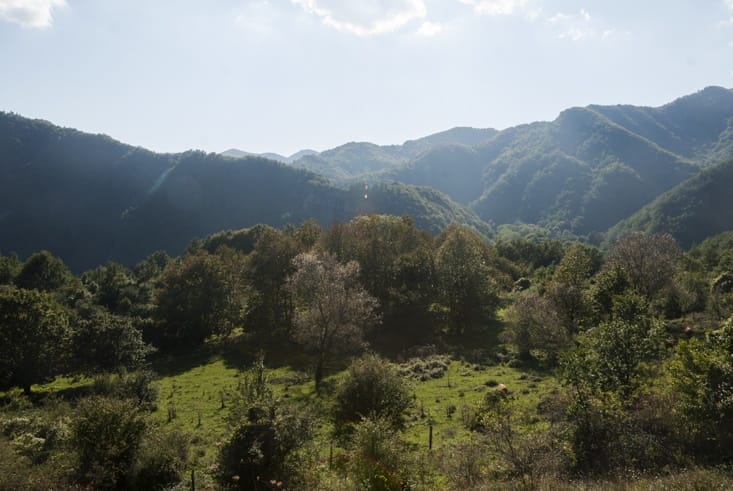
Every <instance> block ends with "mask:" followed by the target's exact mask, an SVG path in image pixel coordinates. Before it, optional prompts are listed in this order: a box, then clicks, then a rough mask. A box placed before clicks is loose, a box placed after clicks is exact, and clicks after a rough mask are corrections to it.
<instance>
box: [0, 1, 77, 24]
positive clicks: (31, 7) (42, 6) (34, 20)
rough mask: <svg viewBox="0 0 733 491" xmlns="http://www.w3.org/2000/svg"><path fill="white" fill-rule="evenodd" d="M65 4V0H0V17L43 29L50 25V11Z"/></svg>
mask: <svg viewBox="0 0 733 491" xmlns="http://www.w3.org/2000/svg"><path fill="white" fill-rule="evenodd" d="M65 5H66V0H0V19H1V20H5V21H8V22H15V23H16V24H20V25H22V26H24V27H33V28H36V29H43V28H46V27H51V23H52V21H53V16H52V14H51V11H52V10H53V9H54V8H55V7H63V6H65Z"/></svg>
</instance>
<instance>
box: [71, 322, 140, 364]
mask: <svg viewBox="0 0 733 491" xmlns="http://www.w3.org/2000/svg"><path fill="white" fill-rule="evenodd" d="M73 339H74V342H73V348H74V353H75V354H74V365H75V366H76V368H77V369H80V370H81V371H83V372H89V373H94V372H96V371H99V370H102V371H122V370H129V369H136V368H140V366H142V364H143V363H144V361H145V358H146V356H147V355H148V354H150V353H152V352H153V351H154V350H153V348H152V347H151V346H150V345H148V344H146V343H145V342H144V341H143V337H142V333H141V332H140V331H139V330H138V329H136V328H135V326H133V324H132V321H131V320H130V319H129V318H127V317H121V316H116V315H112V314H108V313H106V312H95V313H94V314H92V315H91V316H90V318H89V319H82V320H80V321H79V323H78V326H77V329H76V330H75V332H74V337H73Z"/></svg>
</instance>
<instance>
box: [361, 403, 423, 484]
mask: <svg viewBox="0 0 733 491" xmlns="http://www.w3.org/2000/svg"><path fill="white" fill-rule="evenodd" d="M351 441H352V443H351V446H350V455H349V465H348V470H349V472H350V473H351V474H352V475H353V476H354V479H355V480H356V482H358V483H359V484H360V487H361V488H362V489H367V490H369V491H399V490H402V489H406V488H407V487H408V486H409V480H410V472H409V468H408V466H407V461H406V458H405V453H404V446H403V443H402V442H401V441H400V439H399V437H398V435H397V431H396V430H395V428H394V426H393V425H392V422H390V421H388V420H385V419H381V418H378V417H365V418H363V419H362V420H361V421H360V422H359V423H358V424H357V425H356V426H355V427H354V434H353V436H352V440H351Z"/></svg>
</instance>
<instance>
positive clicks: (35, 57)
mask: <svg viewBox="0 0 733 491" xmlns="http://www.w3.org/2000/svg"><path fill="white" fill-rule="evenodd" d="M709 85H720V86H724V87H733V0H674V1H669V0H643V1H639V0H613V1H611V0H608V1H600V0H595V1H581V0H206V1H204V0H154V1H151V0H0V111H12V112H16V113H19V114H21V115H23V116H27V117H32V118H41V119H46V120H48V121H51V122H53V123H55V124H58V125H61V126H68V127H74V128H78V129H80V130H82V131H87V132H91V133H104V134H108V135H110V136H112V137H113V138H115V139H118V140H121V141H123V142H126V143H130V144H132V145H139V146H143V147H146V148H149V149H152V150H156V151H161V152H178V151H183V150H187V149H192V148H194V149H202V150H205V151H210V152H221V151H224V150H226V149H229V148H239V149H242V150H246V151H250V152H258V153H259V152H278V153H281V154H284V155H289V154H292V153H294V152H296V151H298V150H300V149H304V148H312V149H315V150H319V151H320V150H325V149H328V148H332V147H335V146H337V145H340V144H343V143H346V142H349V141H371V142H374V143H378V144H393V143H402V142H404V141H405V140H408V139H413V138H418V137H421V136H425V135H428V134H431V133H434V132H437V131H441V130H445V129H448V128H451V127H454V126H473V127H480V128H487V127H492V128H497V129H503V128H507V127H510V126H514V125H517V124H522V123H529V122H532V121H538V120H553V119H554V118H555V117H557V115H558V114H559V112H560V111H562V110H563V109H566V108H568V107H572V106H584V105H587V104H635V105H647V106H659V105H662V104H664V103H667V102H670V101H672V100H674V99H675V98H677V97H679V96H682V95H685V94H689V93H693V92H696V91H698V90H701V89H703V88H704V87H706V86H709Z"/></svg>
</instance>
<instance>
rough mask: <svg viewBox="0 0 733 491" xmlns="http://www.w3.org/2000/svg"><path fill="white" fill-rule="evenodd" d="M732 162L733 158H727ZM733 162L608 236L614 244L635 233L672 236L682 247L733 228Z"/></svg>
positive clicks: (682, 187)
mask: <svg viewBox="0 0 733 491" xmlns="http://www.w3.org/2000/svg"><path fill="white" fill-rule="evenodd" d="M725 158H726V159H730V158H731V155H730V154H729V155H726V156H725ZM731 183H733V160H727V161H724V162H722V163H717V165H715V166H712V167H710V168H707V169H704V170H703V171H701V172H700V173H699V174H697V175H695V176H694V177H691V178H690V179H688V180H686V181H684V182H682V183H680V184H679V185H678V186H676V187H674V188H673V189H671V190H669V191H668V192H666V193H664V194H662V195H660V196H658V197H657V198H656V199H655V200H654V201H652V202H651V203H649V204H648V205H646V206H644V207H643V208H641V209H640V210H638V211H637V212H636V213H634V214H633V215H631V216H630V217H628V218H626V219H625V220H623V221H621V222H619V223H618V224H616V225H615V226H614V227H613V228H612V229H610V230H609V231H608V233H607V240H613V239H615V238H617V237H620V236H622V235H624V234H628V233H630V232H633V231H637V232H646V233H649V234H654V233H663V232H666V233H670V234H671V235H672V236H673V237H674V238H675V239H676V240H677V241H679V243H680V244H681V245H682V246H683V247H691V246H692V245H693V244H695V243H699V242H702V241H703V240H705V239H706V238H707V237H710V236H714V235H716V234H721V233H723V232H726V231H728V230H730V229H732V228H733V212H731V210H732V209H733V208H732V207H731V206H730V194H729V193H728V190H729V189H730V186H731Z"/></svg>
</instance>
